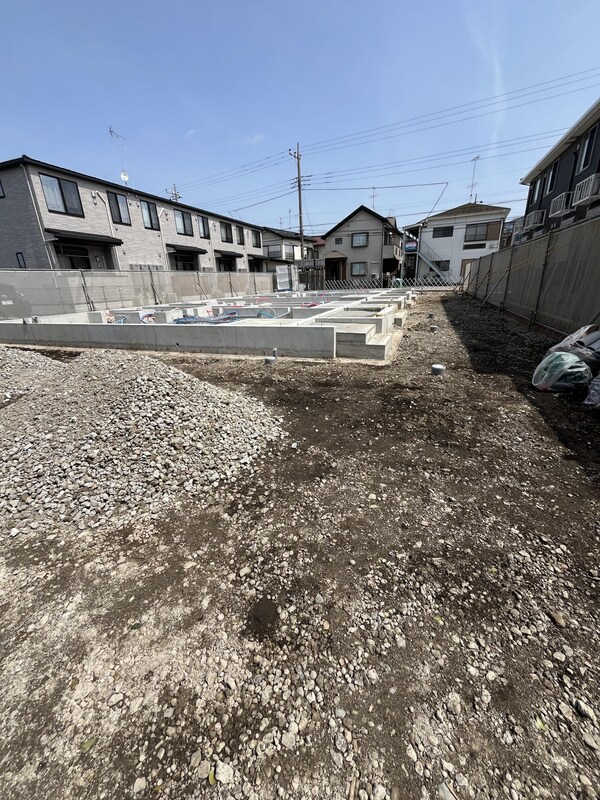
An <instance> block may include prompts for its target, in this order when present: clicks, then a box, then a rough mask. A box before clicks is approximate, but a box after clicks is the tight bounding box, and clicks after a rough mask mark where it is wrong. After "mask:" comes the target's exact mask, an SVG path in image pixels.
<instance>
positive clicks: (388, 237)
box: [383, 230, 395, 244]
mask: <svg viewBox="0 0 600 800" xmlns="http://www.w3.org/2000/svg"><path fill="white" fill-rule="evenodd" d="M383 243H384V244H395V242H394V231H390V230H384V232H383Z"/></svg>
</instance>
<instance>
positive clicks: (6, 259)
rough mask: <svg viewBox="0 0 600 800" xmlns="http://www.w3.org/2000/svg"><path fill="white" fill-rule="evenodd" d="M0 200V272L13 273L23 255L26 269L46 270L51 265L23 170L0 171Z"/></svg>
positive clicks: (13, 168) (20, 168) (21, 168)
mask: <svg viewBox="0 0 600 800" xmlns="http://www.w3.org/2000/svg"><path fill="white" fill-rule="evenodd" d="M0 180H1V181H2V187H3V189H4V194H5V196H4V197H2V198H0V269H15V268H18V267H19V264H18V263H17V256H16V254H17V253H19V252H20V253H23V256H24V258H25V263H26V266H27V268H28V269H48V268H49V267H50V261H49V257H48V252H47V250H46V246H45V245H44V242H43V237H42V234H41V231H40V226H39V224H38V220H37V216H36V210H35V207H34V204H33V200H32V198H31V193H30V191H29V187H28V185H27V177H26V174H25V170H24V169H23V167H11V168H10V169H6V170H2V172H1V173H0Z"/></svg>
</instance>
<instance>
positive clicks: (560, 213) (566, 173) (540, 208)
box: [521, 100, 600, 241]
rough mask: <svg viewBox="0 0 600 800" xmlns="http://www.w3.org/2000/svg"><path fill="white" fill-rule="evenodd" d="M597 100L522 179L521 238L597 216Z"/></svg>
mask: <svg viewBox="0 0 600 800" xmlns="http://www.w3.org/2000/svg"><path fill="white" fill-rule="evenodd" d="M599 124H600V100H598V101H597V102H596V103H594V105H593V106H592V107H591V108H589V109H588V110H587V111H586V112H585V114H584V115H583V116H582V117H581V119H579V120H578V121H577V122H576V123H575V125H573V127H572V128H571V129H570V130H569V131H567V133H565V135H564V136H563V137H562V138H561V139H560V140H559V141H558V142H557V143H556V144H555V145H554V147H553V148H552V149H551V150H549V151H548V153H546V155H545V156H544V157H543V158H542V159H541V161H538V163H537V164H536V165H535V167H533V169H532V170H530V172H528V173H527V175H526V176H525V177H524V178H523V179H522V180H521V183H522V184H523V185H525V186H529V195H528V197H527V206H526V209H525V221H524V224H523V231H522V235H521V239H522V240H523V241H527V240H528V239H532V238H534V237H536V236H541V235H542V234H543V233H547V232H548V231H551V230H553V229H554V228H559V227H561V228H562V227H565V226H567V225H572V224H573V223H575V222H582V221H583V220H585V219H590V218H592V217H595V216H598V215H600V134H599V132H598V126H599Z"/></svg>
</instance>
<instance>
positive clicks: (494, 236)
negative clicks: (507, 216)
mask: <svg viewBox="0 0 600 800" xmlns="http://www.w3.org/2000/svg"><path fill="white" fill-rule="evenodd" d="M501 228H502V223H501V222H500V220H496V222H479V223H477V224H476V225H467V227H466V230H465V242H488V241H494V242H495V241H497V240H498V239H499V238H500V230H501Z"/></svg>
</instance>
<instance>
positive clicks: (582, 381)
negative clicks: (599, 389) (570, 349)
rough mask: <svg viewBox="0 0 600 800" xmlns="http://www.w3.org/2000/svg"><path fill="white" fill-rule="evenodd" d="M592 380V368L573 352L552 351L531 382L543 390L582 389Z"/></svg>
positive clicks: (564, 390) (563, 390)
mask: <svg viewBox="0 0 600 800" xmlns="http://www.w3.org/2000/svg"><path fill="white" fill-rule="evenodd" d="M591 380H592V370H591V369H590V368H589V367H588V365H587V364H585V363H584V362H583V361H582V360H581V359H580V358H577V356H576V355H573V353H551V354H550V355H549V356H546V358H545V359H544V360H543V361H542V362H541V363H540V364H539V366H538V368H537V369H536V371H535V372H534V373H533V378H532V379H531V382H532V383H533V385H534V386H535V388H536V389H539V390H540V391H542V392H566V391H570V390H572V389H582V388H584V387H586V386H587V385H588V384H589V382H590V381H591Z"/></svg>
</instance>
